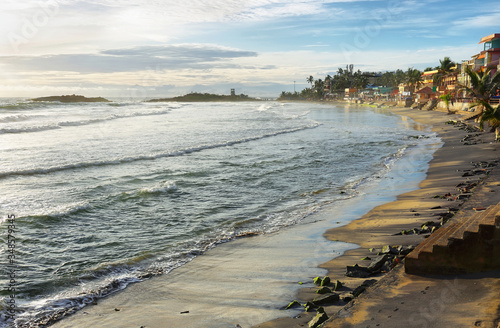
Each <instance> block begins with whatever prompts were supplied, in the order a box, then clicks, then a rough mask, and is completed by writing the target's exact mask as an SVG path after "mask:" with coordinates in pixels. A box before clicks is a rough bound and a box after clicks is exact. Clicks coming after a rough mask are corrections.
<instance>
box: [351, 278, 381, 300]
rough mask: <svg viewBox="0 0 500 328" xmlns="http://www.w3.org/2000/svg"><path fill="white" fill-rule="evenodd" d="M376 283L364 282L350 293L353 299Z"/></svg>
mask: <svg viewBox="0 0 500 328" xmlns="http://www.w3.org/2000/svg"><path fill="white" fill-rule="evenodd" d="M376 282H377V280H375V279H369V280H365V281H363V283H362V284H361V285H360V286H358V287H356V288H355V289H354V290H353V291H352V292H351V293H352V295H353V296H354V297H358V296H359V295H360V294H361V293H362V292H364V291H365V290H366V288H368V287H370V286H371V285H373V284H374V283H376Z"/></svg>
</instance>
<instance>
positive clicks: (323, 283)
mask: <svg viewBox="0 0 500 328" xmlns="http://www.w3.org/2000/svg"><path fill="white" fill-rule="evenodd" d="M330 282H331V281H330V277H328V276H325V277H324V278H323V280H322V281H321V286H329V285H330Z"/></svg>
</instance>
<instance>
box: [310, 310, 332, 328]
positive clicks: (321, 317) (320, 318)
mask: <svg viewBox="0 0 500 328" xmlns="http://www.w3.org/2000/svg"><path fill="white" fill-rule="evenodd" d="M326 320H328V316H327V315H326V313H318V314H316V316H315V317H314V318H313V319H312V320H311V321H309V323H308V325H309V328H317V327H319V325H321V324H322V323H323V322H325V321H326Z"/></svg>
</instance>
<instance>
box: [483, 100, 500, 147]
mask: <svg viewBox="0 0 500 328" xmlns="http://www.w3.org/2000/svg"><path fill="white" fill-rule="evenodd" d="M483 106H484V108H483V112H482V114H481V116H480V117H479V128H480V129H481V130H483V129H484V123H485V122H486V123H488V124H489V125H490V127H491V129H492V130H493V129H494V130H495V140H496V141H500V105H498V106H497V107H496V108H493V106H491V104H489V103H484V104H483Z"/></svg>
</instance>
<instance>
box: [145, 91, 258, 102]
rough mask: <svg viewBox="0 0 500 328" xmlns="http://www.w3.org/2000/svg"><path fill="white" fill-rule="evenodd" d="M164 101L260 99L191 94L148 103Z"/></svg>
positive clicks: (152, 100)
mask: <svg viewBox="0 0 500 328" xmlns="http://www.w3.org/2000/svg"><path fill="white" fill-rule="evenodd" d="M163 101H182V102H204V101H259V99H255V98H250V97H249V96H247V95H243V94H242V95H234V96H226V95H216V94H212V93H196V92H195V93H189V94H187V95H184V96H177V97H173V98H160V99H151V100H148V102H163Z"/></svg>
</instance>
